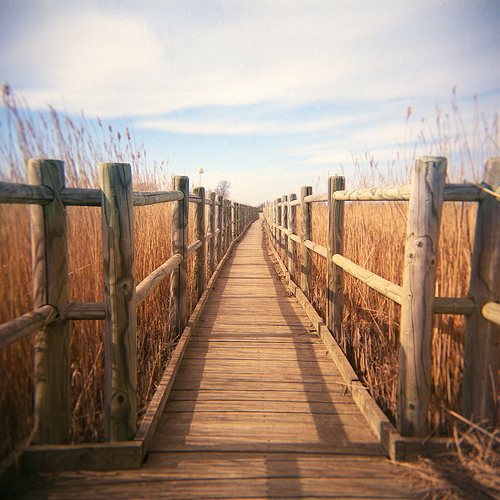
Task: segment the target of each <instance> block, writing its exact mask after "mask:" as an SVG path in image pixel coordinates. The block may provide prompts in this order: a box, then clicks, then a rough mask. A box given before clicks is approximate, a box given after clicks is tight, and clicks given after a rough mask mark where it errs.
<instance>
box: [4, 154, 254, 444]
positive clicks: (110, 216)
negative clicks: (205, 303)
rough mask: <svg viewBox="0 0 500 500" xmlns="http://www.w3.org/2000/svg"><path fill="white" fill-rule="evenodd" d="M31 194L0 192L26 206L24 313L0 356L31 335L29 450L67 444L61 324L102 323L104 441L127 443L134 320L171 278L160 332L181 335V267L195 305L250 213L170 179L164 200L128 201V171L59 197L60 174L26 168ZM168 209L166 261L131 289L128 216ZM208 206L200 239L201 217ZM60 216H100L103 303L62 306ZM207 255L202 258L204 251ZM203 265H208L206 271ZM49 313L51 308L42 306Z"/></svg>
mask: <svg viewBox="0 0 500 500" xmlns="http://www.w3.org/2000/svg"><path fill="white" fill-rule="evenodd" d="M28 170H29V182H30V184H17V183H8V182H0V203H18V204H33V205H35V206H34V207H32V209H31V211H30V213H31V228H32V242H33V248H32V251H33V259H32V261H33V266H34V269H33V275H34V307H33V309H34V310H33V311H31V312H29V313H27V314H24V315H22V316H21V317H19V318H15V319H13V320H11V321H8V322H6V323H4V324H2V325H0V348H1V347H6V346H8V345H10V344H11V343H12V342H14V341H16V340H19V339H20V338H22V337H24V336H26V335H28V334H30V333H33V332H36V331H39V330H40V329H42V330H41V331H39V332H38V334H37V336H36V337H35V344H36V345H35V357H36V359H35V363H34V364H35V371H34V377H33V378H34V381H35V398H34V399H35V419H34V420H35V429H34V436H35V437H34V441H35V442H36V443H38V444H48V443H52V444H61V443H66V442H68V440H69V429H70V397H69V394H70V393H69V387H70V375H71V372H70V366H69V347H70V343H69V340H70V330H69V321H73V320H104V322H105V328H104V329H105V335H104V337H105V349H104V353H105V377H104V378H105V381H104V386H105V389H104V395H105V398H104V399H105V401H104V421H105V429H104V434H105V439H106V440H111V441H116V440H118V441H120V440H128V439H131V438H132V437H133V436H134V434H135V431H136V403H137V394H136V361H137V356H136V328H137V326H136V323H137V322H136V314H137V306H138V305H140V304H141V303H142V302H143V301H144V300H145V299H146V297H147V296H148V295H149V294H150V293H151V292H152V291H153V289H154V288H155V287H156V286H157V285H158V284H159V283H160V282H161V281H162V280H164V279H165V278H166V277H167V276H169V277H170V286H171V290H170V295H169V300H170V307H169V332H168V334H169V335H170V337H171V338H172V339H174V338H177V336H178V334H179V333H181V332H182V330H183V328H184V326H185V323H186V316H187V303H188V300H187V292H188V287H187V279H188V277H187V269H188V268H187V259H188V257H189V255H191V254H194V259H193V270H194V277H195V281H196V284H195V287H194V289H193V301H194V303H196V302H197V301H198V300H199V299H200V297H201V295H202V293H203V289H204V287H205V280H206V275H207V274H210V275H211V274H212V271H213V269H215V267H216V266H217V265H218V264H219V262H220V261H221V259H222V257H223V256H224V253H225V252H226V251H227V249H228V248H229V246H230V243H231V242H232V241H234V240H235V239H236V238H238V237H239V236H240V235H241V233H242V232H243V230H244V229H245V228H246V227H247V226H248V225H249V224H250V223H251V222H253V220H254V219H255V218H256V217H257V214H258V212H257V209H255V208H253V207H248V206H245V205H240V204H238V203H232V202H230V201H229V200H224V199H223V197H222V196H217V197H216V196H215V193H211V194H210V196H209V197H208V198H209V199H208V200H207V197H206V196H205V190H204V188H195V190H194V193H193V194H190V193H189V179H188V178H187V177H175V178H174V186H175V189H174V190H171V191H133V190H132V172H131V167H130V165H129V164H125V163H101V164H100V165H99V185H100V188H99V189H81V188H71V187H66V186H65V182H64V164H63V162H61V161H58V160H39V159H37V160H30V162H29V169H28ZM190 202H191V203H194V204H195V210H194V212H195V213H194V215H195V217H194V227H193V228H192V229H193V233H194V236H195V241H194V242H192V243H191V244H189V245H188V235H189V234H190V231H191V228H190V227H189V224H190V222H189V221H190V218H189V205H190ZM158 203H173V206H172V210H171V217H172V223H171V224H172V226H171V227H172V231H171V233H172V241H171V251H172V257H171V258H170V259H168V260H167V261H166V262H165V263H164V264H162V265H161V266H160V267H159V268H157V269H155V270H154V271H153V272H152V273H150V274H149V275H148V276H147V277H146V278H145V279H144V280H142V281H141V283H139V284H138V285H135V264H134V253H135V252H134V212H133V207H134V206H145V205H152V204H158ZM206 205H209V206H210V211H211V221H212V224H211V225H210V231H209V233H210V234H209V235H207V234H206V233H207V229H208V228H207V225H206V224H205V207H206ZM65 206H99V207H101V212H102V242H103V271H104V272H103V275H104V276H103V277H104V300H103V302H96V303H90V302H70V301H68V289H67V288H68V287H67V283H68V272H67V261H68V259H67V232H66V225H67V221H66V210H65ZM206 246H210V248H209V250H208V252H207V253H208V255H206V254H205V247H206ZM206 257H207V258H208V260H209V262H210V263H211V267H210V269H209V270H208V272H207V270H206V267H205V264H206V260H207V259H206ZM47 304H50V305H47Z"/></svg>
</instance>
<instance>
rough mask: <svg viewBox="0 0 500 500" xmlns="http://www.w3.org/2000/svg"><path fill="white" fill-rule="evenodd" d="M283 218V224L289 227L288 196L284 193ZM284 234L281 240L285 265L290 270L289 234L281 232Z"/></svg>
mask: <svg viewBox="0 0 500 500" xmlns="http://www.w3.org/2000/svg"><path fill="white" fill-rule="evenodd" d="M281 220H282V226H283V227H284V228H285V229H288V196H287V195H283V196H282V197H281ZM281 234H282V239H281V241H282V242H283V257H282V258H283V262H284V264H285V267H286V268H287V269H288V272H290V262H287V261H288V235H287V234H286V233H281Z"/></svg>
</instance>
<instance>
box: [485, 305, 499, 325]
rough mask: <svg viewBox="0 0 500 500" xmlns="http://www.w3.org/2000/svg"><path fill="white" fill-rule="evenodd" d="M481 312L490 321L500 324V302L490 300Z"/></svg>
mask: <svg viewBox="0 0 500 500" xmlns="http://www.w3.org/2000/svg"><path fill="white" fill-rule="evenodd" d="M481 312H482V313H483V316H484V317H485V318H486V319H487V320H488V321H491V322H492V323H495V324H497V325H500V304H497V303H496V302H488V303H487V304H485V305H484V306H483V309H482V310H481Z"/></svg>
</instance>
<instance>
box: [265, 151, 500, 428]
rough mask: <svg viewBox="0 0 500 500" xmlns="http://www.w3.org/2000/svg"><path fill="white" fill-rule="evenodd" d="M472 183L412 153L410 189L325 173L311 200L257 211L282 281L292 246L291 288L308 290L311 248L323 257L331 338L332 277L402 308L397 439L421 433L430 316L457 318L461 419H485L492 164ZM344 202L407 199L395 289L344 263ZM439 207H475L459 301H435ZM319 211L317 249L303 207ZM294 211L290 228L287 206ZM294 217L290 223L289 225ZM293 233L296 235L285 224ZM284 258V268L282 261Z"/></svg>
mask: <svg viewBox="0 0 500 500" xmlns="http://www.w3.org/2000/svg"><path fill="white" fill-rule="evenodd" d="M485 165H486V168H485V173H486V175H485V180H484V182H483V183H481V184H474V183H465V184H446V183H445V182H444V181H445V178H446V169H447V160H446V158H442V157H422V158H418V159H416V160H415V163H414V166H413V171H412V179H411V184H410V185H402V186H389V187H374V188H363V189H354V190H347V189H345V188H344V181H343V178H341V177H330V178H329V180H328V181H329V184H328V193H322V194H313V193H312V188H311V187H310V186H303V187H302V189H301V197H300V200H298V199H297V196H296V195H294V194H291V195H284V196H282V197H281V198H277V199H276V200H275V201H274V202H272V203H270V204H268V205H267V206H266V207H265V208H264V215H265V220H266V223H267V225H268V227H269V230H270V231H269V233H270V236H271V240H272V243H273V245H274V247H275V248H276V250H277V252H278V254H280V256H281V258H282V259H283V263H284V265H285V267H287V269H288V272H289V273H290V275H291V276H297V275H298V274H299V272H297V271H294V265H295V261H296V256H297V249H296V248H295V247H296V244H299V245H300V253H301V259H300V260H301V263H300V288H301V290H302V292H303V293H304V294H305V295H306V296H307V295H308V294H309V293H310V289H311V274H312V267H311V251H312V252H315V253H316V254H318V255H321V256H323V257H325V258H326V260H327V266H326V267H327V269H326V276H324V278H325V284H326V286H325V288H326V289H325V291H324V292H325V293H324V294H323V296H325V299H326V304H325V305H326V307H325V309H326V323H327V326H328V328H329V329H330V331H331V332H332V333H333V335H334V336H335V337H336V338H337V340H338V339H340V338H341V335H342V302H343V291H342V290H343V285H342V274H341V271H342V272H344V271H345V272H348V273H349V274H351V275H353V276H354V277H355V278H357V279H359V280H360V281H362V282H363V283H365V284H366V285H367V286H370V287H371V288H372V289H374V290H376V291H377V292H379V293H381V294H382V295H384V296H386V297H388V298H390V299H391V300H393V301H395V302H396V303H398V304H400V305H401V307H402V314H401V332H402V333H401V336H400V342H401V346H400V360H399V374H398V377H399V378H398V395H397V399H398V404H397V406H398V416H397V421H398V427H399V429H400V431H401V433H402V434H403V435H406V436H408V435H412V436H425V435H427V433H428V429H427V415H428V405H429V401H430V395H429V387H430V386H431V384H430V382H429V376H430V375H429V374H430V373H431V369H430V356H431V342H432V329H433V313H435V314H460V315H464V316H465V329H466V342H465V348H464V385H463V390H464V397H463V401H464V414H465V416H466V417H467V418H469V417H471V416H472V415H474V417H475V418H484V419H485V420H486V421H488V422H489V424H491V425H494V423H495V411H496V410H495V405H496V404H497V403H496V402H495V401H496V387H498V382H496V381H495V380H493V379H492V377H491V374H492V373H493V374H496V373H498V372H499V370H500V366H499V360H500V352H499V346H498V335H499V332H500V330H499V329H498V326H499V325H500V305H499V304H498V296H499V288H498V287H499V285H498V284H499V283H500V264H499V263H500V260H499V259H498V248H499V246H500V231H499V230H498V225H499V223H500V204H499V203H498V200H499V199H500V196H499V195H500V158H489V159H487V160H486V163H485ZM347 201H408V202H409V206H408V220H407V235H406V249H405V266H404V276H403V286H402V287H401V286H398V285H395V284H394V283H391V282H389V281H387V280H385V279H383V278H382V277H380V276H377V275H375V274H374V273H372V272H371V271H368V270H367V269H365V268H363V267H361V266H359V265H357V264H355V263H354V262H352V261H350V260H349V259H347V258H345V257H344V256H343V255H342V253H343V250H342V249H343V231H344V229H343V226H344V223H343V212H344V208H343V207H344V205H343V204H344V202H347ZM444 201H458V202H478V204H479V207H478V212H477V217H476V219H477V220H476V229H475V235H474V250H473V255H472V257H471V279H470V285H469V291H468V294H467V295H468V296H467V297H458V298H455V297H435V296H434V293H435V292H434V290H435V278H436V262H437V256H438V253H437V248H438V241H439V228H440V217H441V215H440V214H441V207H442V203H443V202H444ZM315 202H319V203H325V205H326V206H327V209H328V235H327V244H328V246H327V247H324V246H322V245H318V244H316V243H314V242H313V241H311V204H312V203H315ZM299 205H300V207H301V218H300V224H296V223H295V216H294V210H295V209H296V207H297V206H299ZM291 219H292V220H294V223H293V224H290V220H291ZM297 225H298V226H299V227H300V235H299V234H295V227H296V226H297ZM287 261H288V265H287Z"/></svg>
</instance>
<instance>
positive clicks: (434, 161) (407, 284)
mask: <svg viewBox="0 0 500 500" xmlns="http://www.w3.org/2000/svg"><path fill="white" fill-rule="evenodd" d="M446 167H447V161H446V158H442V157H422V158H417V159H416V160H415V162H414V165H413V173H412V191H411V196H410V202H409V207H408V222H407V227H406V245H405V259H404V271H403V294H402V302H401V335H400V338H401V347H400V350H399V365H398V390H397V402H398V404H397V406H398V410H397V413H398V414H397V421H398V430H399V432H400V434H401V435H403V436H414V437H419V436H420V437H421V436H426V435H427V434H428V432H429V429H428V428H427V419H428V409H429V402H430V393H431V385H432V384H431V366H432V363H431V341H432V328H433V321H434V292H435V286H436V272H437V253H438V243H439V226H440V222H441V209H442V205H443V191H444V183H445V178H446Z"/></svg>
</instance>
